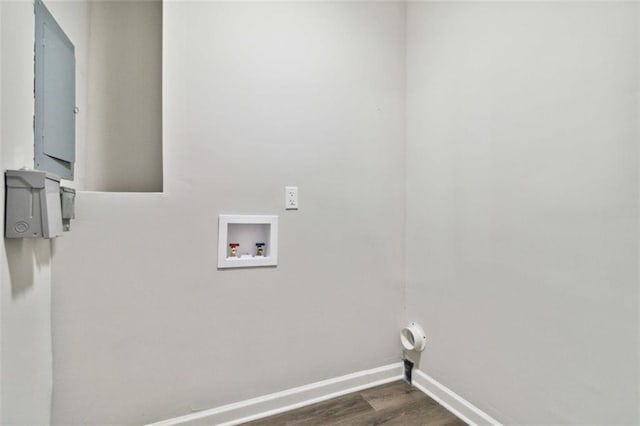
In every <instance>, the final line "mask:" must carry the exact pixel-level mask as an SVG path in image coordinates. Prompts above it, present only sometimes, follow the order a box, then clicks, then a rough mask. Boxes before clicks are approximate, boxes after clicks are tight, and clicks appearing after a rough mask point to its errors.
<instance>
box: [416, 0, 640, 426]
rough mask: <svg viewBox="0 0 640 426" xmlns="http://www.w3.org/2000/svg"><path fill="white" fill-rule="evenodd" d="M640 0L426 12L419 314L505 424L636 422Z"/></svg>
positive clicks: (419, 62) (467, 393)
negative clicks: (636, 1) (639, 27)
mask: <svg viewBox="0 0 640 426" xmlns="http://www.w3.org/2000/svg"><path fill="white" fill-rule="evenodd" d="M638 7H639V5H638V3H631V2H627V3H623V2H585V3H581V2H538V3H525V2H522V3H520V2H517V3H515V2H514V3H507V2H496V3H484V2H482V3H454V2H451V3H437V2H436V3H411V4H410V5H409V6H408V18H407V46H408V47H407V54H408V56H407V71H408V73H407V76H408V79H407V108H408V127H407V184H408V186H407V245H406V252H407V265H406V273H407V294H406V300H407V310H406V316H407V318H406V319H407V320H408V319H411V320H417V321H419V322H420V323H422V324H424V325H425V327H426V330H427V333H428V335H429V345H428V348H427V350H426V351H425V352H424V353H423V355H422V358H421V359H420V368H421V369H422V370H424V371H425V372H427V373H429V374H431V375H432V376H433V377H435V378H436V379H437V380H439V381H441V382H442V383H443V384H445V385H446V386H448V387H450V388H451V389H454V390H455V391H456V392H458V393H459V394H461V395H462V396H463V397H465V398H467V399H468V400H470V401H471V402H472V403H474V404H476V405H477V406H479V407H480V408H482V409H484V410H485V411H487V412H488V413H489V414H491V415H493V416H494V417H495V418H496V419H498V420H501V421H503V422H505V423H528V424H564V423H567V424H577V423H583V424H587V423H588V424H637V423H638V422H639V421H640V418H639V416H638V400H639V395H638V385H639V383H638V379H639V368H638V362H639V359H640V356H639V350H638V349H639V346H638V343H639V341H638V336H639V328H638V327H639V325H638V324H639V322H638V213H639V212H638V137H639V133H638V117H639V106H638V96H639V91H638V89H639V86H638V84H639V81H638V80H639V76H640V69H639V66H638V57H639V56H640V55H639V37H638V25H639V19H638V17H639V16H640V14H639V13H638Z"/></svg>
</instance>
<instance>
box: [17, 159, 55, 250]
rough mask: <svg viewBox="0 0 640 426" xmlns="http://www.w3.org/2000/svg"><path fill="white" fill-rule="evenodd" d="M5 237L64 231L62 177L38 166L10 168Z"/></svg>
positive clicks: (21, 236)
mask: <svg viewBox="0 0 640 426" xmlns="http://www.w3.org/2000/svg"><path fill="white" fill-rule="evenodd" d="M5 180H6V197H7V199H6V212H5V237H7V238H55V237H57V236H60V235H62V232H63V231H62V202H61V196H60V178H59V177H57V176H55V175H52V174H50V173H46V172H42V171H39V170H7V171H6V172H5Z"/></svg>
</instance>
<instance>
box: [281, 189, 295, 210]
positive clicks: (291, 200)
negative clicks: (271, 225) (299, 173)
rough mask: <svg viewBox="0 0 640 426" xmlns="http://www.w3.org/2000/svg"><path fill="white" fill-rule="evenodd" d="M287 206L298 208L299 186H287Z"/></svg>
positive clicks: (288, 207) (285, 190)
mask: <svg viewBox="0 0 640 426" xmlns="http://www.w3.org/2000/svg"><path fill="white" fill-rule="evenodd" d="M284 192H285V206H284V208H285V209H287V210H298V187H297V186H285V188H284Z"/></svg>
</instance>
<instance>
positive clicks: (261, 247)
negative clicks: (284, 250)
mask: <svg viewBox="0 0 640 426" xmlns="http://www.w3.org/2000/svg"><path fill="white" fill-rule="evenodd" d="M264 246H265V244H264V243H256V248H257V251H256V256H264Z"/></svg>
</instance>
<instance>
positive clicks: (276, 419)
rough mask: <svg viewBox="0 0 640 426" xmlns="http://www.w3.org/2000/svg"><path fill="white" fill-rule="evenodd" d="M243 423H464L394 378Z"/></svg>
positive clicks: (450, 425)
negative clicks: (373, 386) (346, 393)
mask: <svg viewBox="0 0 640 426" xmlns="http://www.w3.org/2000/svg"><path fill="white" fill-rule="evenodd" d="M246 424H248V425H253V426H257V425H259V426H276V425H277V426H280V425H306V426H307V425H309V426H310V425H342V426H347V425H349V426H355V425H403V426H413V425H429V426H463V425H465V424H466V423H464V422H463V421H462V420H460V419H458V418H457V417H456V416H454V415H453V414H451V413H450V412H449V411H447V410H446V409H445V408H444V407H443V406H441V405H440V404H438V403H437V402H435V401H434V400H433V399H431V398H429V397H428V396H427V395H425V394H424V393H422V392H420V391H419V390H418V389H416V388H414V387H412V386H411V385H409V384H408V383H406V382H404V381H398V382H393V383H389V384H386V385H382V386H378V387H375V388H371V389H365V390H363V391H360V392H355V393H350V394H348V395H344V396H341V397H338V398H334V399H330V400H328V401H324V402H320V403H318V404H314V405H309V406H307V407H302V408H299V409H297V410H293V411H288V412H286V413H282V414H278V415H275V416H272V417H267V418H264V419H260V420H256V421H253V422H250V423H246Z"/></svg>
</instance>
